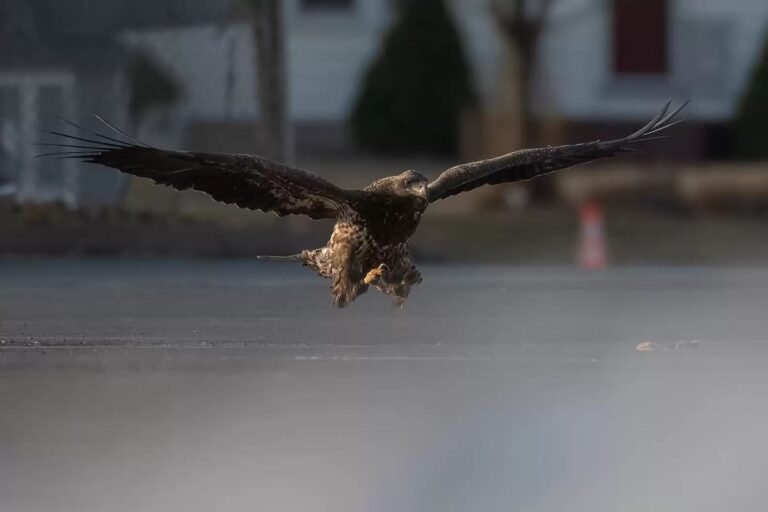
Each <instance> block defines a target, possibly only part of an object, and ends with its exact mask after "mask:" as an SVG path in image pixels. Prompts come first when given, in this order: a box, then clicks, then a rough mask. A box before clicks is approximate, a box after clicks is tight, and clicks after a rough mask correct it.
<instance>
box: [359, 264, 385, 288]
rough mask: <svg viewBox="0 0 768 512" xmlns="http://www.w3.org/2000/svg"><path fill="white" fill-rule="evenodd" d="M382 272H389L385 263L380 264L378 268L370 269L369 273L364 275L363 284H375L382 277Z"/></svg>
mask: <svg viewBox="0 0 768 512" xmlns="http://www.w3.org/2000/svg"><path fill="white" fill-rule="evenodd" d="M384 272H389V267H388V266H387V264H386V263H382V264H381V265H379V266H378V267H376V268H374V269H371V271H370V272H368V273H367V274H366V275H365V278H364V279H363V282H364V283H365V284H371V283H375V282H376V281H378V280H379V279H381V278H382V277H384Z"/></svg>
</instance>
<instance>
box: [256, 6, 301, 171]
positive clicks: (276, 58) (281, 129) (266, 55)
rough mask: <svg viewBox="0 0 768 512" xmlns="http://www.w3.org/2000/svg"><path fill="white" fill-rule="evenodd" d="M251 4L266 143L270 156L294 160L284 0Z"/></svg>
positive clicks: (259, 98)
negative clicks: (289, 115) (289, 110)
mask: <svg viewBox="0 0 768 512" xmlns="http://www.w3.org/2000/svg"><path fill="white" fill-rule="evenodd" d="M251 4H252V8H253V13H254V19H253V26H254V43H255V46H256V81H257V87H258V91H257V97H258V100H259V115H260V117H261V133H262V145H263V148H264V152H265V155H266V156H268V157H269V158H272V159H275V160H280V161H283V162H290V161H291V160H292V159H293V140H292V132H291V126H290V121H289V119H288V87H287V85H288V80H287V72H286V53H285V26H284V19H283V18H284V15H283V5H282V2H281V1H280V0H251Z"/></svg>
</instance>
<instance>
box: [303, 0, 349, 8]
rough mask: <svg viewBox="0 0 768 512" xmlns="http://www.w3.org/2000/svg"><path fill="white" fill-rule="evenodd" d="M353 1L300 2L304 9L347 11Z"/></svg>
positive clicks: (320, 0)
mask: <svg viewBox="0 0 768 512" xmlns="http://www.w3.org/2000/svg"><path fill="white" fill-rule="evenodd" d="M352 3H353V0H301V6H302V7H303V8H304V9H326V8H330V9H348V8H350V7H352Z"/></svg>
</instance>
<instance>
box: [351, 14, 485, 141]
mask: <svg viewBox="0 0 768 512" xmlns="http://www.w3.org/2000/svg"><path fill="white" fill-rule="evenodd" d="M473 101H474V93H473V88H472V83H471V76H470V71H469V67H468V65H467V62H466V60H465V58H464V52H463V50H462V47H461V39H460V37H459V34H458V32H457V31H456V28H455V26H454V24H453V21H452V20H451V17H450V15H449V13H448V10H447V8H446V6H445V4H444V3H443V0H401V2H400V3H399V6H398V18H397V21H396V22H395V24H394V25H393V27H392V28H391V30H390V31H389V33H388V34H387V35H386V36H385V38H384V41H383V44H382V47H381V50H380V53H379V55H378V56H377V57H376V58H375V59H374V61H373V62H372V64H371V65H370V67H369V69H368V71H367V73H366V75H365V78H364V80H363V82H362V89H361V92H360V94H359V96H358V98H357V101H356V103H355V106H354V108H353V112H352V119H351V126H352V132H353V136H354V138H355V141H356V142H357V144H358V145H359V146H360V147H361V148H363V149H367V150H372V151H380V152H384V151H387V152H399V153H413V152H424V153H433V154H446V153H453V152H455V151H456V148H457V134H458V131H459V130H458V123H459V120H460V117H461V114H462V112H463V111H464V110H465V109H466V108H467V107H469V106H470V105H471V104H472V103H473Z"/></svg>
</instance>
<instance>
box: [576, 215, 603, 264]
mask: <svg viewBox="0 0 768 512" xmlns="http://www.w3.org/2000/svg"><path fill="white" fill-rule="evenodd" d="M579 218H580V219H581V241H580V246H579V265H581V266H582V267H583V268H589V269H597V268H603V267H605V266H606V265H608V255H607V251H606V244H605V222H604V221H603V209H602V208H601V207H600V205H599V204H598V203H597V202H595V201H587V202H586V203H584V204H583V205H582V206H581V208H580V209H579Z"/></svg>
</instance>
